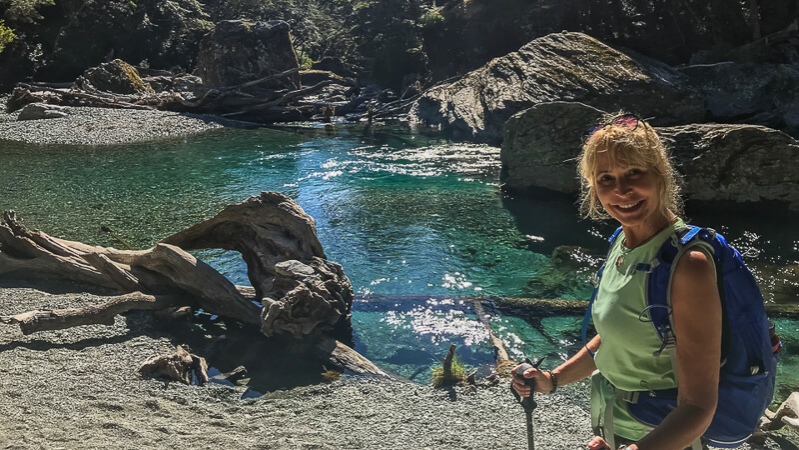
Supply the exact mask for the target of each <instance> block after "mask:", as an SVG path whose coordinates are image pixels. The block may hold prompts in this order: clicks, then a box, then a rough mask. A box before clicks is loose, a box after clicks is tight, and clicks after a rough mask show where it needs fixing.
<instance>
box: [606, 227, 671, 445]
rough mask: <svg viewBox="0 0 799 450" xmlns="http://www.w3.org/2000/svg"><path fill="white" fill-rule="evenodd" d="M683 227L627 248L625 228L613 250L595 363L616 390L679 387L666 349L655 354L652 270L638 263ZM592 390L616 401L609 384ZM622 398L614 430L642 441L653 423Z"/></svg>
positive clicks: (649, 259) (657, 345)
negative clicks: (649, 298) (649, 290)
mask: <svg viewBox="0 0 799 450" xmlns="http://www.w3.org/2000/svg"><path fill="white" fill-rule="evenodd" d="M683 227H685V223H684V222H683V221H682V220H678V221H677V222H675V223H673V224H671V225H669V226H668V227H666V228H664V229H663V230H661V231H660V232H658V233H657V234H656V235H655V236H653V237H652V238H650V239H649V240H647V241H646V242H645V243H643V244H642V245H639V246H638V247H636V248H634V249H628V248H626V247H624V232H621V233H620V234H619V236H618V238H617V239H616V241H615V242H614V244H613V246H612V248H611V249H610V253H609V254H608V259H607V262H606V264H605V269H604V271H603V273H602V279H601V281H600V283H599V290H598V291H597V296H596V299H595V300H594V305H593V311H592V317H593V321H594V326H595V327H596V330H597V332H598V333H599V335H600V336H601V338H602V344H601V345H600V347H599V349H598V350H597V352H596V355H595V357H594V363H595V364H596V367H597V369H598V370H599V372H600V373H601V374H602V376H604V378H605V379H606V380H607V381H608V382H609V383H610V384H611V385H612V386H615V387H616V388H618V389H622V390H625V391H647V390H650V389H653V390H654V389H670V388H674V387H676V386H677V382H676V376H675V374H674V370H673V369H672V364H671V360H670V359H669V356H668V353H667V352H663V354H662V355H661V356H659V357H655V356H654V355H653V353H654V352H655V351H657V350H658V349H659V348H660V346H661V341H660V338H658V336H657V333H656V332H655V329H654V327H653V326H652V324H651V323H650V322H648V319H647V316H646V313H644V309H645V308H646V284H647V275H648V273H647V272H644V271H639V270H636V268H635V267H636V265H637V264H640V263H643V264H650V263H651V262H652V261H653V260H654V259H655V256H656V255H657V252H658V250H659V249H660V247H661V246H662V245H663V243H664V242H666V240H668V239H669V238H670V237H671V236H672V235H673V234H674V233H675V231H676V230H678V229H679V228H683ZM642 313H643V314H642ZM593 392H594V395H599V396H601V397H602V398H596V399H592V402H596V401H599V402H600V403H601V404H602V405H603V406H604V404H605V402H606V401H613V400H612V399H613V390H612V387H611V386H607V385H605V386H602V387H601V388H600V389H594V390H593ZM624 403H625V402H624V401H623V400H617V401H616V404H615V405H614V411H613V420H614V424H613V426H614V433H615V434H617V435H619V436H622V437H625V438H627V439H633V440H638V439H640V438H642V437H643V436H644V435H646V434H647V433H648V432H649V431H650V430H651V428H650V427H648V426H646V425H643V424H641V423H639V422H638V421H636V420H635V419H633V418H632V417H631V416H630V415H629V413H628V412H627V407H626V405H625V404H624Z"/></svg>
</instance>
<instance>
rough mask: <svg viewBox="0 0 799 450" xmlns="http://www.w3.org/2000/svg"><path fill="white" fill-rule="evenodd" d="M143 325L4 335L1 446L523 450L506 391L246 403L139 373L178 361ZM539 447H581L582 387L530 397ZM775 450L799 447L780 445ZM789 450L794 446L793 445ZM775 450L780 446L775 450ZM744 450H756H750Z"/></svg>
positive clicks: (319, 393) (424, 391) (280, 396)
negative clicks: (149, 363)
mask: <svg viewBox="0 0 799 450" xmlns="http://www.w3.org/2000/svg"><path fill="white" fill-rule="evenodd" d="M101 301H102V297H99V296H96V295H90V294H84V293H76V294H64V293H59V294H49V293H45V292H42V291H40V290H37V289H33V288H17V287H5V288H1V289H0V316H2V315H10V314H16V313H20V312H24V311H27V310H31V309H51V308H65V307H80V306H85V305H90V304H97V303H99V302H101ZM178 344H181V343H180V342H177V341H176V340H175V338H174V337H173V336H170V335H169V334H165V333H164V332H162V331H159V329H158V328H157V327H155V326H154V319H153V318H152V315H151V314H150V313H144V312H141V313H132V314H129V315H127V316H126V317H117V319H116V321H115V323H114V325H113V326H101V325H90V326H82V327H76V328H72V329H69V330H62V331H47V332H41V333H36V334H34V335H30V336H24V335H23V334H22V333H21V332H20V331H19V329H18V327H17V326H16V325H13V326H11V325H3V326H2V327H0V410H2V411H3V415H4V417H3V420H0V448H6V449H23V448H24V449H27V448H43V449H50V448H53V449H55V448H81V449H84V448H115V449H116V448H119V449H127V448H130V449H134V448H135V449H140V448H188V447H191V448H220V447H221V448H233V449H239V448H241V449H250V448H259V449H408V450H412V449H474V450H484V449H493V448H502V449H523V448H526V446H527V438H526V428H525V421H524V413H523V410H522V408H521V406H519V405H518V404H516V403H515V402H514V401H513V400H512V396H511V394H510V393H509V391H508V387H509V385H508V383H507V382H502V383H501V384H499V385H497V386H494V387H489V388H457V389H454V390H451V391H447V390H436V389H433V388H430V387H427V386H421V385H418V384H414V383H410V382H399V381H398V382H391V381H377V380H369V379H364V378H359V377H350V376H345V377H343V378H342V379H341V380H340V381H336V382H333V383H330V384H321V385H316V386H305V387H300V388H295V389H292V390H288V391H276V392H271V393H267V394H265V395H263V396H260V397H257V398H242V396H243V394H244V391H245V388H243V387H237V386H232V387H231V386H224V385H221V384H217V383H208V384H206V385H205V386H203V387H199V386H187V385H183V384H180V383H176V382H165V381H161V380H155V379H143V378H141V377H140V376H139V375H138V374H137V372H136V368H137V367H138V366H139V365H140V364H141V363H142V362H143V361H144V360H145V359H147V358H148V357H150V356H152V355H155V354H160V353H165V352H168V351H171V350H174V348H175V345H178ZM536 400H537V402H538V408H537V409H536V411H535V418H534V424H535V442H536V448H538V449H555V450H556V449H564V450H565V449H581V448H585V446H584V444H585V442H587V440H588V439H589V437H590V433H589V429H590V427H589V413H588V389H587V386H586V385H585V384H584V383H580V384H576V385H570V386H566V387H564V388H562V389H559V390H558V393H557V394H554V395H537V396H536ZM777 439H778V440H780V442H782V444H779V443H778V442H777V441H773V440H769V441H768V444H767V446H766V447H758V448H769V449H792V448H794V449H795V448H796V447H795V446H791V445H792V444H790V443H788V441H787V440H786V439H785V437H781V435H778V436H777ZM790 439H793V438H790ZM781 445H782V446H781ZM742 448H751V447H749V446H744V447H742Z"/></svg>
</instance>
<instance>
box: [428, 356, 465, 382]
mask: <svg viewBox="0 0 799 450" xmlns="http://www.w3.org/2000/svg"><path fill="white" fill-rule="evenodd" d="M430 370H432V371H433V375H432V376H431V377H430V384H432V385H433V387H434V388H441V387H447V386H454V385H457V384H460V383H462V382H464V381H466V377H467V373H466V366H465V365H464V364H463V363H461V362H460V361H458V356H457V355H454V356H453V357H452V370H451V372H450V373H446V372H445V371H444V365H443V364H442V365H440V366H436V367H432V368H431V369H430Z"/></svg>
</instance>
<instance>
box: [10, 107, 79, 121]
mask: <svg viewBox="0 0 799 450" xmlns="http://www.w3.org/2000/svg"><path fill="white" fill-rule="evenodd" d="M67 111H68V108H67V107H65V106H58V105H48V104H47V103H29V104H27V105H25V107H23V108H22V111H20V112H19V115H18V116H17V120H39V119H58V118H62V117H67V115H68V113H67Z"/></svg>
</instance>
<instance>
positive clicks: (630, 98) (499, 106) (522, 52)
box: [411, 33, 704, 144]
mask: <svg viewBox="0 0 799 450" xmlns="http://www.w3.org/2000/svg"><path fill="white" fill-rule="evenodd" d="M553 101H569V102H582V103H586V104H590V105H592V106H594V107H597V108H600V109H603V110H616V109H619V108H625V109H628V110H630V111H632V112H636V113H638V114H640V115H642V116H644V117H655V119H654V120H655V123H658V124H661V125H672V124H678V123H687V122H692V121H697V120H699V119H701V118H702V117H703V116H704V105H703V102H702V100H701V98H700V97H699V95H698V93H697V92H696V91H695V90H693V89H691V88H690V87H687V86H685V77H684V76H683V75H681V74H680V73H679V72H677V71H675V70H674V69H672V68H671V67H669V66H667V65H665V64H663V63H660V62H657V61H654V60H651V59H648V58H644V57H641V56H633V55H631V54H626V53H622V52H621V51H619V50H616V49H614V48H612V47H609V46H607V45H605V44H603V43H602V42H600V41H598V40H596V39H594V38H592V37H589V36H587V35H585V34H582V33H557V34H550V35H547V36H544V37H541V38H538V39H535V40H533V41H531V42H530V43H528V44H527V45H525V46H524V47H522V48H521V49H519V51H517V52H514V53H510V54H508V55H506V56H503V57H501V58H496V59H493V60H492V61H491V62H489V63H488V64H486V65H485V66H483V67H481V68H480V69H477V70H475V71H473V72H471V73H469V74H467V75H466V76H464V77H463V78H462V79H460V80H458V81H456V82H454V83H450V84H444V85H441V86H437V87H434V88H432V89H430V90H428V92H427V93H426V94H425V95H424V96H422V98H420V99H419V100H418V101H417V102H416V103H415V105H414V107H413V110H412V111H411V116H412V118H414V119H415V120H418V121H421V122H423V123H426V124H428V125H432V126H440V127H441V128H442V129H444V130H445V131H448V132H450V133H451V134H452V135H453V136H455V137H456V138H461V139H469V140H475V141H482V142H488V143H493V144H496V143H498V142H499V141H500V140H501V139H502V127H503V125H504V124H505V121H507V120H508V119H509V118H510V117H511V116H512V115H513V114H515V113H517V112H519V111H523V110H525V109H527V108H529V107H531V106H533V105H535V104H537V103H543V102H553Z"/></svg>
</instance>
